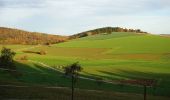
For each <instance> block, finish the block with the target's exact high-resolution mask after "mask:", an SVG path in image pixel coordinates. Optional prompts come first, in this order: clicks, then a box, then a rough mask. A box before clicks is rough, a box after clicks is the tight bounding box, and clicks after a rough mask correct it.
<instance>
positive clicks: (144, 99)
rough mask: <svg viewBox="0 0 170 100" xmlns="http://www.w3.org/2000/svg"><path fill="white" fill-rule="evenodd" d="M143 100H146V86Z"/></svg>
mask: <svg viewBox="0 0 170 100" xmlns="http://www.w3.org/2000/svg"><path fill="white" fill-rule="evenodd" d="M143 95H144V100H146V85H144V94H143Z"/></svg>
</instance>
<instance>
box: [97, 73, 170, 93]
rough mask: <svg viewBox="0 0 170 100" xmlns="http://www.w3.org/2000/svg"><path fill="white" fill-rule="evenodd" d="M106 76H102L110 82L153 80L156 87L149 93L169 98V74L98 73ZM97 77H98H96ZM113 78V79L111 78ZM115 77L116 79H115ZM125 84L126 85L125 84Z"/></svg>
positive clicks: (150, 89)
mask: <svg viewBox="0 0 170 100" xmlns="http://www.w3.org/2000/svg"><path fill="white" fill-rule="evenodd" d="M99 72H101V73H103V74H105V75H106V76H102V77H104V78H106V79H110V80H134V79H153V80H156V85H155V86H154V87H152V88H149V91H148V92H149V93H151V94H154V95H165V96H170V95H169V93H170V85H169V84H170V80H169V77H170V74H167V73H152V72H148V73H145V72H140V71H125V70H119V73H118V72H117V73H112V72H106V71H99ZM97 77H99V76H97ZM112 77H114V78H112ZM116 77H117V78H116ZM125 84H126V83H125Z"/></svg>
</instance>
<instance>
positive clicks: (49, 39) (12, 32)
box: [0, 27, 68, 45]
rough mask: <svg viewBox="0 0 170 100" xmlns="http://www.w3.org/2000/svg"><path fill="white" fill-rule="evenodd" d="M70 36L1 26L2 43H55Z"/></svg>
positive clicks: (0, 37) (0, 36)
mask: <svg viewBox="0 0 170 100" xmlns="http://www.w3.org/2000/svg"><path fill="white" fill-rule="evenodd" d="M67 38H68V37H66V36H59V35H50V34H45V33H38V32H28V31H24V30H19V29H12V28H5V27H0V44H34V45H35V44H54V43H59V42H63V41H66V40H67Z"/></svg>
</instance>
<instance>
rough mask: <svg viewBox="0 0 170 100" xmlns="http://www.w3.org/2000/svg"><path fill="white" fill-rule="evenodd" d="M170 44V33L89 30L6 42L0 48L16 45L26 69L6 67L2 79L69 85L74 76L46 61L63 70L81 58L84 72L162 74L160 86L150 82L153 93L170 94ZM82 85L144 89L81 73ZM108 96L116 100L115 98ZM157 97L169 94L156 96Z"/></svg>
mask: <svg viewBox="0 0 170 100" xmlns="http://www.w3.org/2000/svg"><path fill="white" fill-rule="evenodd" d="M169 45H170V38H167V37H161V36H157V35H151V34H135V33H127V32H126V33H125V32H114V33H112V34H108V35H106V34H101V35H94V36H88V37H84V38H79V39H76V40H70V41H68V42H64V43H60V44H54V45H49V46H45V45H0V48H2V47H3V46H5V47H8V48H11V49H12V50H13V51H16V53H17V54H16V56H15V60H16V65H17V68H18V70H19V72H20V73H19V74H20V75H21V76H20V77H12V76H11V75H10V74H8V73H6V72H4V71H0V76H1V77H0V84H19V85H20V84H27V85H43V86H44V85H45V86H62V87H69V86H70V85H71V84H70V79H69V78H67V77H64V76H63V74H62V73H60V72H58V71H56V70H52V69H50V68H48V67H46V66H43V65H42V64H40V63H43V64H46V65H48V66H50V67H52V68H56V69H59V70H62V66H65V65H68V64H72V63H74V62H79V63H80V64H81V66H82V67H83V71H82V72H81V76H84V77H89V78H99V77H100V78H103V79H104V80H110V81H115V80H124V79H141V78H146V79H155V80H157V86H156V87H154V88H151V87H148V94H149V95H159V96H167V97H169V96H170V85H169V84H170V80H169V77H170V46H169ZM23 50H29V51H35V52H36V51H40V50H43V51H45V52H46V53H47V54H46V55H39V54H34V53H24V52H22V51H23ZM23 56H27V57H28V60H27V61H23V60H20V58H21V57H23ZM32 61H34V62H32ZM36 62H37V63H36ZM76 87H77V88H81V89H92V90H104V91H112V92H113V91H114V92H123V93H127V92H128V93H139V94H141V93H143V87H140V86H131V85H126V84H109V83H102V84H101V85H98V84H97V82H96V81H91V80H87V79H80V80H79V81H78V83H77V84H76ZM11 91H12V90H11ZM96 98H97V97H96ZM134 98H136V97H134ZM81 100H82V99H81ZM99 100H100V99H99ZM101 100H103V99H101ZM107 100H113V98H111V99H107ZM117 100H124V99H117ZM131 100H133V99H131ZM134 100H136V99H134ZM139 100H140V99H139ZM151 100H152V99H151ZM153 100H163V99H158V98H157V99H156V98H155V99H153Z"/></svg>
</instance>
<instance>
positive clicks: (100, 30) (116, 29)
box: [70, 27, 147, 39]
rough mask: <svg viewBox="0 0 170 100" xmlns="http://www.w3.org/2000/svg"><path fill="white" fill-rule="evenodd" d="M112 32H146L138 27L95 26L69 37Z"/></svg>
mask: <svg viewBox="0 0 170 100" xmlns="http://www.w3.org/2000/svg"><path fill="white" fill-rule="evenodd" d="M112 32H134V33H141V34H147V32H144V31H141V30H140V29H127V28H121V27H103V28H97V29H93V30H89V31H85V32H81V33H78V34H74V35H72V36H70V38H71V39H75V38H81V37H86V36H90V35H96V34H111V33H112Z"/></svg>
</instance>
